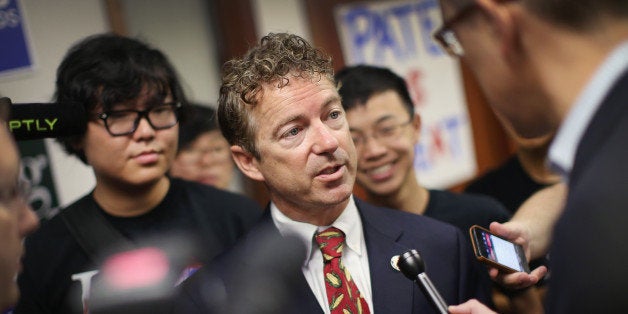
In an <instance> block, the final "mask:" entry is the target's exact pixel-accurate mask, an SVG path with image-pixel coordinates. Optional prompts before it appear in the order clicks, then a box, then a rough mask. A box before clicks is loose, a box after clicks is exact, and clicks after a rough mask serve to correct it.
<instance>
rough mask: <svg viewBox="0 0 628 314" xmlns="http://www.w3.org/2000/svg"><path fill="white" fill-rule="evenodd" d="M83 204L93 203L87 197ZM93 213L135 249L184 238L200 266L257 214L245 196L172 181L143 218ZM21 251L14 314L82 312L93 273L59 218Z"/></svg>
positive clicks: (90, 262)
mask: <svg viewBox="0 0 628 314" xmlns="http://www.w3.org/2000/svg"><path fill="white" fill-rule="evenodd" d="M84 198H88V199H89V200H90V201H91V202H93V196H92V194H91V193H90V194H88V195H86V196H85V197H84ZM77 203H79V201H77V202H75V203H74V204H72V205H70V206H76V204H77ZM96 208H97V209H98V211H100V213H101V214H102V215H103V216H104V217H105V219H106V220H107V221H108V222H109V223H110V224H111V225H112V226H113V227H114V228H115V229H116V230H117V231H118V232H120V233H121V234H122V235H123V236H124V237H126V238H128V239H129V240H130V241H131V242H134V243H138V242H141V241H143V240H144V239H151V240H154V239H155V238H156V237H157V239H159V238H158V237H160V236H161V237H162V239H163V240H164V241H165V240H167V239H168V238H169V237H168V236H169V235H171V234H174V233H179V234H180V233H181V232H185V233H184V234H185V235H187V236H191V237H192V238H189V240H190V241H191V242H194V244H198V243H197V242H196V241H200V243H201V244H200V245H201V246H200V247H201V248H202V250H200V252H197V253H198V256H196V257H195V260H197V261H199V262H200V263H201V264H203V263H207V262H208V261H209V260H210V259H211V258H212V257H214V256H215V255H217V254H219V253H220V252H221V251H222V250H224V249H226V248H228V247H230V246H232V245H233V244H234V243H235V241H236V240H237V238H238V237H239V236H241V235H242V234H243V233H245V231H246V230H248V229H249V228H250V227H251V226H252V225H253V224H254V223H255V222H256V221H257V220H258V219H259V217H260V216H261V213H262V210H261V208H260V207H259V206H258V204H257V203H255V202H254V201H252V200H250V199H248V198H246V197H244V196H241V195H237V194H234V193H231V192H226V191H222V190H218V189H216V188H213V187H210V186H207V185H203V184H199V183H195V182H189V181H184V180H180V179H171V185H170V189H169V190H168V193H167V194H166V196H165V198H164V199H163V200H162V202H161V203H160V204H159V205H157V206H156V207H155V208H153V209H152V210H151V211H149V212H148V213H146V214H143V215H140V216H136V217H130V218H122V217H114V216H111V215H108V214H106V213H105V212H104V211H102V209H100V208H99V207H98V206H96ZM195 209H201V210H200V211H198V210H195ZM25 246H26V255H25V257H24V261H23V263H24V271H23V272H22V274H21V275H20V276H19V279H18V283H19V286H20V289H21V291H22V294H21V297H20V301H19V303H18V306H17V307H16V309H15V311H14V313H29V314H30V313H80V312H82V306H81V304H82V301H81V295H82V294H83V291H84V290H89V289H86V288H85V286H86V285H88V284H90V283H91V276H93V275H94V273H93V271H95V270H97V269H96V265H95V262H94V261H93V260H92V259H90V257H89V256H88V255H87V254H86V253H85V252H84V251H83V249H82V248H81V247H80V246H79V244H78V243H77V241H76V240H75V239H74V238H73V236H72V234H71V233H70V231H69V230H68V228H67V226H66V225H65V223H64V221H63V219H62V218H61V217H60V215H57V216H55V217H54V218H52V219H51V220H50V221H46V222H45V223H43V224H42V226H41V228H40V229H39V230H37V232H35V233H34V234H32V235H31V236H29V237H28V238H27V240H26V244H25ZM73 277H74V279H73Z"/></svg>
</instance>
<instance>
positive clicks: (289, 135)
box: [284, 128, 301, 137]
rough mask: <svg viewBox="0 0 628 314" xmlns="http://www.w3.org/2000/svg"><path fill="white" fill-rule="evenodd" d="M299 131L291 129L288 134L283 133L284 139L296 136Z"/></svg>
mask: <svg viewBox="0 0 628 314" xmlns="http://www.w3.org/2000/svg"><path fill="white" fill-rule="evenodd" d="M300 131H301V130H300V129H299V128H292V129H290V130H288V132H286V133H284V137H291V136H297V135H298V134H299V132H300Z"/></svg>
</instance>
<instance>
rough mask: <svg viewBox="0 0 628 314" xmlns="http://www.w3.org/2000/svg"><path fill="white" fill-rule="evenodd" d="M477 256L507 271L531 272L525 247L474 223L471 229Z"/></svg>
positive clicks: (484, 261) (472, 241) (480, 259)
mask: <svg viewBox="0 0 628 314" xmlns="http://www.w3.org/2000/svg"><path fill="white" fill-rule="evenodd" d="M469 233H470V234H471V243H472V244H473V251H474V252H475V257H476V258H477V259H478V260H479V261H481V262H483V263H486V264H488V265H490V266H493V267H495V268H498V269H500V270H501V271H504V272H506V273H514V272H526V273H530V266H528V261H527V259H526V256H525V253H524V252H523V247H522V246H521V245H519V244H516V243H512V242H510V241H508V240H506V239H504V238H501V237H499V236H496V235H494V234H492V233H491V232H490V231H488V230H487V229H485V228H482V227H480V226H478V225H474V226H472V227H471V228H470V229H469Z"/></svg>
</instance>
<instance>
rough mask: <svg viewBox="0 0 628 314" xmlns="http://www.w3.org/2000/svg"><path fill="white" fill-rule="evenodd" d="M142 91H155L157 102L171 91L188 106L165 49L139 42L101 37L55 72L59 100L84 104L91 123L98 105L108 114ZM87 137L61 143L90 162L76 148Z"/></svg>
mask: <svg viewBox="0 0 628 314" xmlns="http://www.w3.org/2000/svg"><path fill="white" fill-rule="evenodd" d="M143 88H148V89H149V91H151V92H152V93H153V95H152V98H153V99H152V100H151V101H154V102H155V104H158V102H163V100H164V99H165V98H166V97H167V95H168V93H170V94H171V95H172V97H173V100H174V101H175V102H179V103H181V105H185V104H186V102H187V101H186V99H185V95H184V93H183V89H182V88H181V85H180V82H179V79H178V76H177V74H176V71H175V69H174V67H173V66H172V64H171V63H170V61H169V60H168V58H167V57H166V56H165V55H164V54H163V53H162V52H161V51H159V50H157V49H155V48H152V47H150V46H149V45H148V44H146V43H143V42H141V41H140V40H137V39H132V38H128V37H123V36H119V35H115V34H97V35H92V36H89V37H87V38H85V39H83V40H81V41H79V42H78V43H77V44H75V45H74V46H72V47H71V48H70V50H69V51H68V52H67V54H66V55H65V57H64V59H63V61H62V62H61V64H60V65H59V68H58V69H57V81H56V91H55V99H56V101H57V102H58V103H60V104H61V105H62V104H66V103H78V104H82V105H83V107H84V108H85V113H86V115H88V116H87V117H86V118H87V119H89V118H90V116H91V115H93V113H94V112H93V111H94V109H95V108H96V107H97V106H99V107H102V109H103V111H107V110H110V109H111V108H112V107H113V106H114V105H115V104H119V103H121V102H124V101H129V100H133V99H135V98H137V97H138V96H139V94H140V92H141V91H142V89H143ZM84 135H85V134H80V135H77V136H72V137H66V138H60V139H59V142H60V143H61V144H62V145H63V146H64V148H65V150H66V151H67V152H68V153H69V154H71V155H76V156H78V157H79V158H80V159H81V160H82V161H83V162H84V163H87V160H86V158H85V154H84V153H83V152H82V151H79V150H77V149H76V148H75V146H74V145H73V144H74V143H76V141H78V140H79V139H80V138H81V137H83V136H84Z"/></svg>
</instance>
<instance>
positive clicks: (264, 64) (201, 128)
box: [0, 0, 628, 314]
mask: <svg viewBox="0 0 628 314" xmlns="http://www.w3.org/2000/svg"><path fill="white" fill-rule="evenodd" d="M576 3H577V5H575V4H574V2H573V1H567V0H556V1H551V2H548V1H545V0H520V1H502V0H440V7H441V10H442V15H443V20H444V22H443V25H442V26H441V27H440V28H439V29H438V30H437V31H436V32H435V34H434V38H435V40H436V41H437V42H438V43H439V44H440V45H441V46H442V49H443V50H444V51H446V52H447V53H449V54H450V55H451V57H454V58H460V60H461V61H462V62H464V63H465V64H466V65H467V66H468V67H469V69H471V71H472V72H473V73H474V74H475V76H476V78H477V80H478V82H479V83H480V86H481V87H482V89H483V91H484V93H485V95H486V96H487V99H488V101H489V103H490V105H491V107H492V108H493V110H494V111H495V113H496V114H497V116H498V117H499V118H500V119H501V120H502V122H503V124H504V127H505V128H506V129H507V130H509V133H510V134H511V135H512V137H513V138H514V139H516V140H517V143H519V146H518V150H517V156H516V157H513V159H512V161H511V162H510V163H509V164H508V165H509V166H508V167H505V168H503V169H504V170H503V172H497V171H496V172H494V173H493V174H489V175H488V176H487V177H486V178H484V179H479V180H478V181H476V182H475V183H474V184H472V185H471V186H470V187H469V191H473V192H475V193H483V194H487V195H484V196H481V195H480V194H471V193H453V192H448V191H444V190H435V189H428V188H425V187H424V186H422V185H421V184H420V182H419V179H418V177H417V173H416V172H415V170H414V167H413V160H414V157H415V156H414V154H415V152H414V146H415V145H416V143H417V142H418V140H419V135H420V129H421V117H420V115H419V114H418V113H417V112H415V109H414V108H415V106H414V104H413V103H412V100H411V98H410V96H409V93H408V90H407V87H406V85H405V82H404V80H403V78H402V77H400V76H399V75H397V74H396V73H394V72H393V71H391V70H390V69H387V68H384V67H379V66H373V65H356V66H350V67H346V68H344V69H341V70H340V71H338V72H337V73H334V69H333V66H332V61H333V60H331V58H330V57H329V56H328V55H326V54H325V53H323V52H322V51H321V50H319V49H317V47H315V46H314V45H312V44H310V43H309V42H308V41H306V40H305V39H303V38H301V37H299V36H297V35H294V34H290V33H270V34H268V35H266V36H264V37H263V38H262V39H261V40H260V42H259V43H258V44H256V45H255V46H253V47H251V48H250V49H249V50H248V51H247V52H246V53H245V54H244V55H242V56H238V57H235V58H233V59H231V60H229V61H228V62H226V63H225V65H224V67H223V73H222V81H221V88H220V95H219V99H218V100H217V107H216V108H215V109H214V107H212V106H210V105H198V104H191V103H190V102H189V101H188V100H187V97H186V96H185V94H184V92H183V89H182V88H181V84H180V82H179V76H178V74H177V72H176V70H175V69H174V67H173V66H172V64H171V63H170V61H169V60H168V58H167V57H166V56H165V55H164V54H163V53H162V52H161V51H160V50H158V49H156V48H154V47H151V46H150V45H149V44H147V43H145V42H142V41H140V40H138V39H134V38H128V37H124V36H118V35H112V34H98V35H93V36H89V37H87V38H85V39H83V40H81V41H79V42H77V43H76V44H75V45H73V46H72V47H71V48H70V50H69V51H68V52H67V54H66V55H65V57H64V58H63V60H62V62H61V64H60V65H59V68H58V71H57V79H56V89H55V96H54V100H55V101H56V102H58V103H59V104H64V103H66V104H75V103H79V104H82V105H83V107H84V109H85V112H86V116H85V122H84V123H85V128H84V130H83V131H82V132H81V133H79V134H73V135H71V136H67V137H62V138H59V139H58V142H59V143H60V144H61V145H62V146H63V147H64V149H65V150H66V151H67V153H68V154H70V155H73V156H76V157H77V158H78V159H80V160H81V161H82V162H83V163H85V164H87V165H89V166H90V167H91V168H92V170H93V173H94V176H95V178H96V183H95V186H94V187H93V189H92V190H91V191H90V192H89V193H87V194H86V195H84V196H82V197H81V198H79V199H78V200H76V201H75V202H74V203H72V204H70V205H68V206H67V207H65V208H64V209H63V210H62V211H61V212H60V213H59V214H58V215H56V216H55V217H53V218H52V219H50V220H49V221H45V222H43V223H42V224H41V226H39V221H38V219H37V217H36V216H35V214H34V212H33V211H32V209H31V208H30V206H29V205H28V203H27V202H26V198H27V196H28V193H29V191H28V184H27V182H26V181H25V180H24V179H23V178H22V176H21V174H20V165H19V153H18V151H17V149H16V145H15V141H14V140H13V139H12V137H11V133H10V131H9V130H8V126H7V121H9V119H10V111H11V103H10V100H8V99H7V98H0V125H1V126H2V127H1V128H0V145H1V146H2V150H3V154H2V155H0V248H1V249H0V310H1V311H6V312H7V313H79V312H80V313H88V312H91V313H133V312H134V311H135V312H139V313H149V312H153V313H236V314H237V313H333V314H335V313H373V312H376V313H433V312H434V313H435V312H437V308H436V307H435V304H434V302H433V301H432V299H431V298H430V296H429V294H425V293H423V291H422V289H421V287H420V286H419V285H417V284H415V283H413V282H412V281H411V280H408V278H406V276H405V274H403V273H402V272H401V271H400V269H399V267H398V259H399V256H400V255H403V254H404V253H406V252H408V251H409V250H413V249H414V250H416V251H417V252H419V253H420V259H421V260H422V263H423V264H424V265H425V268H426V273H427V274H428V275H429V277H430V279H431V281H432V282H434V283H435V286H436V288H437V290H438V291H439V294H441V296H442V299H443V301H444V302H445V303H446V304H447V305H449V307H448V311H449V312H450V313H493V312H494V311H495V310H503V309H501V308H496V307H495V303H494V296H495V291H500V292H501V293H503V294H504V295H506V296H507V297H508V298H510V301H511V303H512V307H511V308H510V310H512V311H513V312H517V313H542V312H547V313H613V312H621V311H623V310H624V308H625V305H626V304H625V303H626V302H627V301H625V300H626V299H625V298H623V297H622V292H623V289H622V288H623V285H624V282H625V281H626V280H627V279H628V271H627V270H626V267H625V266H624V265H625V264H626V262H627V261H628V251H626V249H625V247H624V246H623V245H622V244H623V243H622V242H623V239H624V238H625V236H626V233H625V232H624V230H625V228H624V226H625V225H626V223H628V215H627V214H626V213H625V208H626V207H627V206H626V205H628V198H627V197H625V193H624V191H623V187H626V186H628V184H627V183H628V181H627V180H626V177H627V176H626V174H627V173H626V172H627V171H628V169H626V166H625V162H624V160H625V159H626V158H627V157H628V150H627V149H626V148H625V147H624V146H623V145H622V143H623V139H624V135H628V133H627V132H628V128H627V127H628V121H627V120H626V119H628V114H627V113H628V112H627V111H626V110H625V106H624V102H625V101H626V99H628V93H627V92H626V91H627V90H628V71H627V70H628V5H627V4H626V2H625V1H623V0H578V1H576ZM546 159H548V160H549V164H546V163H545V160H546ZM513 171H514V172H513ZM515 172H516V173H517V177H520V178H524V179H525V180H522V181H520V182H523V183H524V185H521V186H520V185H517V184H514V183H513V184H512V185H509V184H510V181H509V179H512V177H513V173H515ZM500 173H506V175H505V176H503V175H501V176H500V175H499V174H500ZM239 175H242V176H245V177H246V178H248V179H250V180H253V181H258V182H260V183H261V184H263V186H265V188H266V189H267V191H268V195H269V198H270V202H269V203H268V204H266V207H265V208H261V207H260V206H259V204H258V203H257V202H255V201H253V200H251V199H249V198H248V197H246V196H244V195H242V194H241V193H237V189H236V188H234V180H237V179H234V178H237V176H239ZM504 177H505V179H504ZM356 185H357V186H359V187H361V188H362V189H363V190H364V191H365V199H364V200H362V199H360V197H358V196H357V195H355V194H354V187H355V186H356ZM522 186H526V188H523V187H522ZM504 191H505V192H504ZM488 195H492V196H488ZM500 195H501V196H504V195H505V196H504V197H507V198H506V199H501V197H500ZM493 197H496V198H498V200H496V199H494V198H493ZM500 201H503V202H507V203H508V206H507V208H508V209H506V207H504V206H503V205H502V204H501V203H500ZM472 225H480V226H484V227H486V228H490V230H491V231H492V232H493V233H495V234H496V235H499V236H501V237H503V238H504V239H507V240H510V241H512V242H514V243H516V244H519V245H521V246H522V247H523V248H524V249H525V252H526V257H527V258H528V259H529V260H537V259H540V258H543V257H547V256H549V257H550V258H549V260H548V261H544V262H543V263H541V264H540V266H538V267H534V268H533V269H532V270H531V271H530V272H529V273H526V272H515V273H506V272H504V271H502V270H499V269H497V268H493V267H488V266H486V265H484V264H481V263H480V262H479V261H478V260H477V259H476V258H475V256H474V252H473V250H472V247H471V245H470V243H469V242H470V239H469V234H468V229H469V227H470V226H472ZM548 253H549V254H548ZM549 269H551V277H550V278H549V281H548V283H547V293H546V294H542V295H539V294H538V293H536V290H535V289H533V287H535V286H537V285H539V283H540V282H541V281H542V280H543V278H545V277H546V274H547V273H548V270H549ZM157 286H159V287H160V288H163V289H161V290H158V289H155V287H157ZM118 290H119V291H118ZM157 290H158V291H157ZM120 291H123V292H120ZM125 295H126V298H125ZM112 296H113V297H112Z"/></svg>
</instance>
